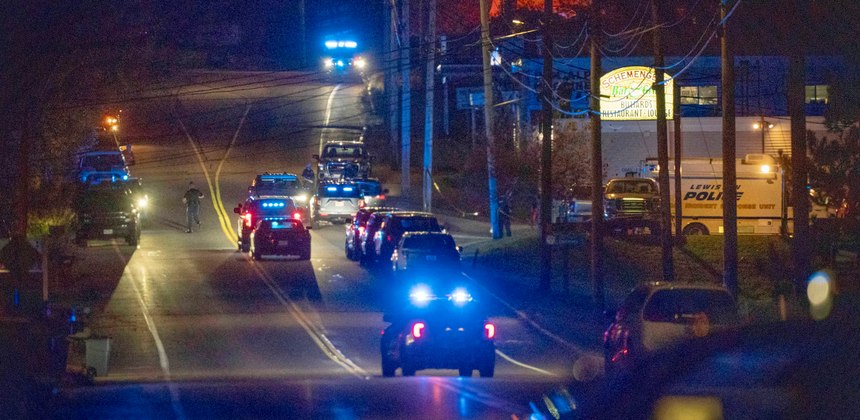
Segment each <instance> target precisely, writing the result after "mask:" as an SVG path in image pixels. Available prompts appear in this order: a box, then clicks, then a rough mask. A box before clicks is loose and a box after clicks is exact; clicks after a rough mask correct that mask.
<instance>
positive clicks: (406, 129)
mask: <svg viewBox="0 0 860 420" xmlns="http://www.w3.org/2000/svg"><path fill="white" fill-rule="evenodd" d="M401 5H402V6H401V7H402V9H401V10H400V19H401V22H402V23H401V28H400V29H401V32H402V37H401V39H400V74H401V77H402V78H403V79H402V80H401V82H402V85H401V86H402V87H401V90H402V93H401V98H400V197H401V198H403V199H406V200H408V199H409V190H410V185H411V183H412V180H411V179H410V174H409V167H410V164H409V159H410V157H411V156H410V155H411V150H412V143H411V141H412V138H411V134H412V127H411V123H412V93H411V90H410V89H411V86H410V82H411V80H410V78H409V74H410V71H409V61H410V56H411V46H412V43H411V42H410V40H409V39H410V38H409V0H403V2H402V3H401Z"/></svg>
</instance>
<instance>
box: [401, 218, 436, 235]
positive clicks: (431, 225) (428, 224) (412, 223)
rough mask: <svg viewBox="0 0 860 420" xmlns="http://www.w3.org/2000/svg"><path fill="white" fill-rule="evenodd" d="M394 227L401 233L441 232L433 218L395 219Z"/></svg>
mask: <svg viewBox="0 0 860 420" xmlns="http://www.w3.org/2000/svg"><path fill="white" fill-rule="evenodd" d="M394 227H395V228H397V229H399V230H400V231H403V232H438V231H440V230H441V228H440V227H439V222H437V221H436V218H435V217H423V216H422V217H397V218H395V219H394Z"/></svg>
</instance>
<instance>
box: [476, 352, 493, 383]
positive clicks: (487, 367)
mask: <svg viewBox="0 0 860 420" xmlns="http://www.w3.org/2000/svg"><path fill="white" fill-rule="evenodd" d="M495 356H496V354H495V353H493V355H492V356H490V357H488V358H487V360H486V361H485V362H484V363H483V364H482V365H481V367H480V368H478V373H479V374H480V375H481V377H482V378H492V377H493V375H494V374H495V373H496V357H495Z"/></svg>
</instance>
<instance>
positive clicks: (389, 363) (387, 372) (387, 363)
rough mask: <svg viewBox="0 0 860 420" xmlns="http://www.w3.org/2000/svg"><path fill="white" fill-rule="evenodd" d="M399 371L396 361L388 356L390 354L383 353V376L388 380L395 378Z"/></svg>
mask: <svg viewBox="0 0 860 420" xmlns="http://www.w3.org/2000/svg"><path fill="white" fill-rule="evenodd" d="M396 371H397V363H395V362H394V360H391V357H389V356H388V352H383V353H382V376H384V377H386V378H391V377H393V376H394V373H395V372H396Z"/></svg>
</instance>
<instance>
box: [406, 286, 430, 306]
mask: <svg viewBox="0 0 860 420" xmlns="http://www.w3.org/2000/svg"><path fill="white" fill-rule="evenodd" d="M432 299H433V294H432V293H431V292H430V288H429V287H427V286H425V285H423V284H419V285H417V286H415V287H413V288H412V290H410V291H409V301H410V302H412V304H413V305H415V306H426V305H427V304H428V303H430V300H432Z"/></svg>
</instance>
